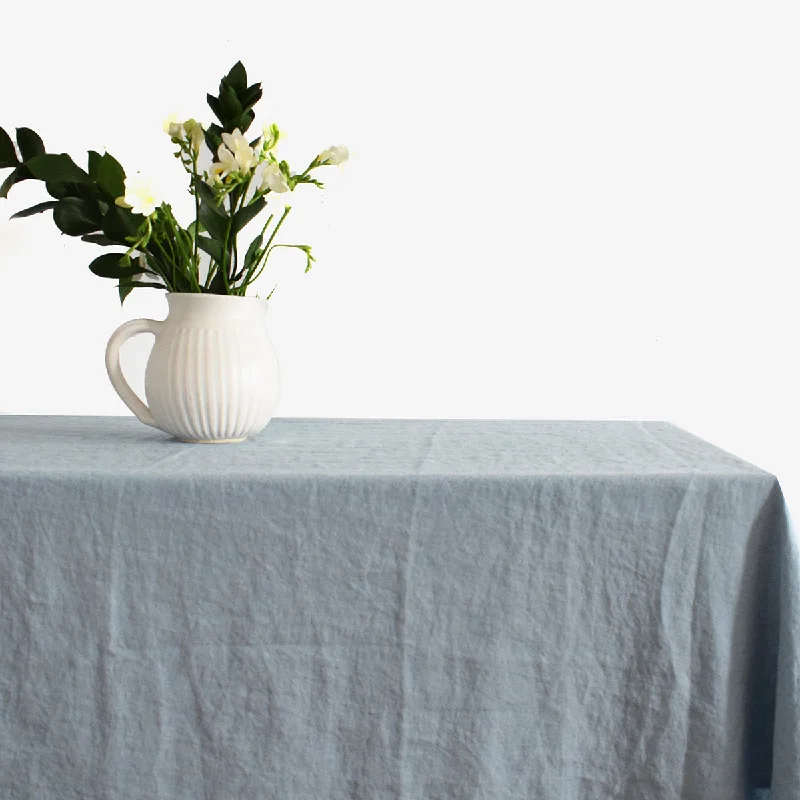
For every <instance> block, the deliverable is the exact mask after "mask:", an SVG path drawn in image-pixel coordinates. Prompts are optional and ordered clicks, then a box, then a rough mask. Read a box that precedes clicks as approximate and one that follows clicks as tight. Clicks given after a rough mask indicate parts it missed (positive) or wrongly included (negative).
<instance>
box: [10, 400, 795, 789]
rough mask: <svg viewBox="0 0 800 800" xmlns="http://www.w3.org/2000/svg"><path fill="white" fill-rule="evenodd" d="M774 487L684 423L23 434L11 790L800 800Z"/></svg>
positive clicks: (15, 533) (784, 571)
mask: <svg viewBox="0 0 800 800" xmlns="http://www.w3.org/2000/svg"><path fill="white" fill-rule="evenodd" d="M784 511H785V509H784V505H783V498H782V495H781V491H780V487H779V484H778V481H777V479H776V477H775V476H773V475H771V474H769V473H767V472H765V471H763V470H761V469H759V468H757V467H755V466H752V465H750V464H748V463H746V462H744V461H742V460H740V459H738V458H736V457H734V456H733V455H730V454H728V453H726V452H723V451H722V450H720V449H718V448H716V447H713V446H712V445H710V444H708V443H706V442H704V441H702V440H700V439H698V438H696V437H695V436H693V435H691V434H689V433H688V432H686V431H684V430H682V429H680V428H677V427H675V426H674V425H671V424H669V423H665V422H602V421H591V422H589V421H586V422H570V421H493V420H482V421H475V420H451V421H444V420H354V419H327V420H320V419H285V418H279V419H274V420H273V421H272V422H271V423H270V424H269V425H268V426H267V428H265V429H264V431H263V432H262V433H261V434H259V435H258V436H257V437H255V438H253V439H252V440H251V441H248V442H245V443H243V444H239V445H221V446H210V445H189V444H184V443H181V442H178V441H176V440H173V439H171V438H169V437H168V436H167V435H165V434H162V433H161V432H159V431H156V430H154V429H151V428H147V427H145V426H144V425H142V424H141V423H139V422H138V421H136V420H134V419H132V418H118V417H111V418H88V417H39V416H35V417H34V416H28V417H2V418H0V798H3V800H6V798H8V799H9V800H17V798H21V799H25V800H28V799H30V800H73V799H74V800H79V799H80V800H87V799H89V798H103V800H145V799H147V800H232V799H233V798H246V799H247V800H262V798H263V800H450V799H452V800H512V799H516V798H518V799H519V800H532V799H534V798H536V799H537V800H539V799H541V800H594V799H595V798H596V799H597V800H607V799H608V798H625V799H626V800H628V799H630V800H633V799H634V798H635V799H636V800H648V799H652V800H694V799H696V800H738V799H739V798H746V797H749V796H751V791H753V790H756V789H766V788H768V787H769V786H770V785H771V786H772V800H797V798H798V797H800V736H798V717H799V716H800V709H799V708H798V685H799V680H798V675H799V673H798V663H799V659H798V638H797V634H798V598H799V597H800V593H799V592H798V585H800V582H798V572H800V570H799V569H798V559H797V547H796V543H795V542H794V540H793V539H792V538H791V535H790V532H789V531H788V530H787V526H786V522H785V520H786V517H785V513H784Z"/></svg>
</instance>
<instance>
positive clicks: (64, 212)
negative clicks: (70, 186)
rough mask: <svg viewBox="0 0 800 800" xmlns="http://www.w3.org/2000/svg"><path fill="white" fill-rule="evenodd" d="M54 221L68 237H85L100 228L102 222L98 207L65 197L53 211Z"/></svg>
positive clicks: (85, 201)
mask: <svg viewBox="0 0 800 800" xmlns="http://www.w3.org/2000/svg"><path fill="white" fill-rule="evenodd" d="M53 221H54V222H55V223H56V225H57V226H58V229H59V230H60V231H61V232H62V233H66V234H67V235H68V236H83V235H84V234H86V233H94V232H95V231H96V230H98V229H99V228H100V225H101V222H102V220H101V219H100V214H99V210H98V209H97V206H96V205H92V203H90V202H89V201H87V200H82V199H80V198H74V197H65V198H64V199H63V200H59V201H58V204H57V205H56V207H55V208H54V209H53Z"/></svg>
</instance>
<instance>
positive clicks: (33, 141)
mask: <svg viewBox="0 0 800 800" xmlns="http://www.w3.org/2000/svg"><path fill="white" fill-rule="evenodd" d="M17 145H19V154H20V155H21V156H22V160H23V161H28V160H29V159H31V158H33V157H34V156H40V155H42V153H44V142H43V141H42V140H41V138H40V137H39V134H38V133H36V131H32V130H31V129H30V128H17Z"/></svg>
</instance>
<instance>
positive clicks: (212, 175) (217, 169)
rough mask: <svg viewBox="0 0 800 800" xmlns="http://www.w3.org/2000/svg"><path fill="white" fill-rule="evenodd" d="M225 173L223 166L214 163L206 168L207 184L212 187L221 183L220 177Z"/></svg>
mask: <svg viewBox="0 0 800 800" xmlns="http://www.w3.org/2000/svg"><path fill="white" fill-rule="evenodd" d="M224 172H225V166H224V165H223V164H220V163H219V162H217V161H215V162H214V163H213V164H212V165H211V166H210V167H209V168H208V181H207V182H208V183H210V184H211V185H212V186H213V185H215V184H220V183H222V175H223V173H224Z"/></svg>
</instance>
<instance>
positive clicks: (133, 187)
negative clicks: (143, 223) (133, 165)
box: [115, 172, 161, 217]
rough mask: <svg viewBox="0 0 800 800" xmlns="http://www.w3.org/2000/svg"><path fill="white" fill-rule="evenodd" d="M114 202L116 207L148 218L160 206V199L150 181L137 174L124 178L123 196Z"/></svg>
mask: <svg viewBox="0 0 800 800" xmlns="http://www.w3.org/2000/svg"><path fill="white" fill-rule="evenodd" d="M115 202H116V204H117V205H118V206H122V207H123V208H129V209H131V211H133V213H134V214H143V215H144V216H145V217H149V216H150V215H151V214H152V213H153V212H154V211H155V210H156V208H158V206H160V205H161V198H160V197H158V196H157V194H156V192H155V190H154V189H153V182H152V180H151V179H150V178H145V177H144V176H142V175H141V174H140V173H138V172H137V173H136V175H133V176H131V177H129V178H125V194H124V196H123V197H118V198H117V199H116V201H115Z"/></svg>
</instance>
